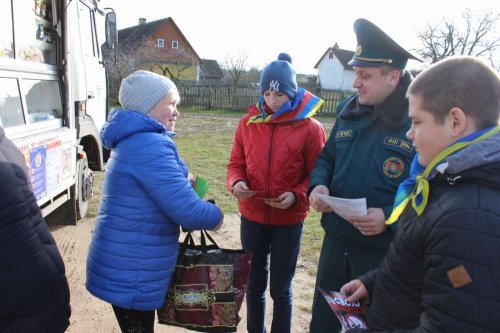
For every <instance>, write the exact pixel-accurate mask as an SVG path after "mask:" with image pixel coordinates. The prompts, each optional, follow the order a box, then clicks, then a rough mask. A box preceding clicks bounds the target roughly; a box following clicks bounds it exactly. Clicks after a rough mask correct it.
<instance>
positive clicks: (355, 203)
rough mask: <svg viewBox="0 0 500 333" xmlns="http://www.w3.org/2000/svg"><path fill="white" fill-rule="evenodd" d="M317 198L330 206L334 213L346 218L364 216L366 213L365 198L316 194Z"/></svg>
mask: <svg viewBox="0 0 500 333" xmlns="http://www.w3.org/2000/svg"><path fill="white" fill-rule="evenodd" d="M317 196H318V198H319V200H321V202H323V203H324V204H325V205H328V206H329V207H331V208H332V210H333V211H334V212H335V214H337V215H339V216H340V217H342V218H343V219H345V220H347V219H348V217H349V216H364V215H366V214H368V210H367V208H366V198H359V199H344V198H337V197H330V196H328V195H324V194H319V193H318V194H317Z"/></svg>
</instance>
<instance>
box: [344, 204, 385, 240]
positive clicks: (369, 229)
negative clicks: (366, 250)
mask: <svg viewBox="0 0 500 333" xmlns="http://www.w3.org/2000/svg"><path fill="white" fill-rule="evenodd" d="M349 222H351V223H352V225H353V226H354V228H356V229H358V230H359V232H361V233H362V234H363V235H364V236H375V235H378V234H381V233H383V232H384V231H385V230H386V229H387V225H386V224H385V215H384V211H383V210H382V208H368V214H367V215H365V216H350V217H349Z"/></svg>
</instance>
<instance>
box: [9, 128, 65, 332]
mask: <svg viewBox="0 0 500 333" xmlns="http://www.w3.org/2000/svg"><path fill="white" fill-rule="evenodd" d="M0 184H1V185H0V332H4V333H9V332H12V333H31V332H36V333H62V332H64V331H66V328H67V327H68V326H69V317H70V314H71V309H70V305H69V287H68V282H67V280H66V276H65V274H64V263H63V260H62V258H61V255H60V253H59V251H58V250H57V246H56V243H55V241H54V238H52V235H51V234H50V231H49V229H48V228H47V225H46V224H45V221H44V219H43V217H42V213H41V211H40V207H38V205H37V202H36V199H35V196H34V194H33V191H32V189H31V183H30V182H29V178H28V172H27V169H26V161H25V159H24V156H23V154H22V153H21V151H20V150H19V148H17V147H16V146H15V145H14V144H13V143H12V142H11V141H10V140H9V139H7V138H6V137H5V132H4V130H3V128H2V127H0Z"/></svg>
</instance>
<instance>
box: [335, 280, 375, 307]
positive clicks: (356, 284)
mask: <svg viewBox="0 0 500 333" xmlns="http://www.w3.org/2000/svg"><path fill="white" fill-rule="evenodd" d="M340 292H341V293H342V294H344V295H350V296H349V298H347V301H349V302H351V303H354V302H356V301H360V302H361V304H363V305H364V304H367V303H368V302H369V295H368V290H366V287H365V285H364V284H363V282H361V280H359V279H356V280H352V281H351V282H349V283H346V284H344V285H343V286H342V288H340Z"/></svg>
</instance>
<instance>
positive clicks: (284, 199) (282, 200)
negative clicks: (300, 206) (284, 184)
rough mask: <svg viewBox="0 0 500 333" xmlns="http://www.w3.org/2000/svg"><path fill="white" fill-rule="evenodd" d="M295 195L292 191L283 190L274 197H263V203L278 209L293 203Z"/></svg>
mask: <svg viewBox="0 0 500 333" xmlns="http://www.w3.org/2000/svg"><path fill="white" fill-rule="evenodd" d="M295 200H296V199H295V195H294V194H293V193H292V192H285V193H283V194H282V195H280V196H279V197H277V198H276V199H265V201H264V202H265V203H266V204H267V205H269V206H271V207H274V208H278V209H287V208H289V207H290V206H292V205H293V204H294V203H295Z"/></svg>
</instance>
